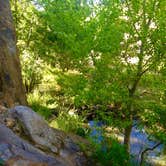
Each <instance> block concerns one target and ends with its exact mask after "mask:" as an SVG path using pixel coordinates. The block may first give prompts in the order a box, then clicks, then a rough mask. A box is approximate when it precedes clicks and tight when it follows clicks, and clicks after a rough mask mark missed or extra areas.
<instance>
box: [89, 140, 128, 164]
mask: <svg viewBox="0 0 166 166" xmlns="http://www.w3.org/2000/svg"><path fill="white" fill-rule="evenodd" d="M110 142H111V143H110V144H108V143H106V142H105V145H103V144H100V145H94V146H95V151H94V152H93V154H92V157H93V159H94V160H95V162H96V163H100V164H101V165H102V166H129V165H130V162H129V155H128V153H127V152H126V150H125V148H124V146H123V145H121V144H120V143H118V142H117V141H116V140H114V139H111V140H110Z"/></svg>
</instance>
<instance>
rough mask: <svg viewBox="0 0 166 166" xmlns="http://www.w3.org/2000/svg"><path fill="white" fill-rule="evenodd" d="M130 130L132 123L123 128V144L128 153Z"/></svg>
mask: <svg viewBox="0 0 166 166" xmlns="http://www.w3.org/2000/svg"><path fill="white" fill-rule="evenodd" d="M131 130H132V124H131V125H129V126H127V127H126V128H125V132H124V145H125V147H126V150H127V152H128V153H130V134H131Z"/></svg>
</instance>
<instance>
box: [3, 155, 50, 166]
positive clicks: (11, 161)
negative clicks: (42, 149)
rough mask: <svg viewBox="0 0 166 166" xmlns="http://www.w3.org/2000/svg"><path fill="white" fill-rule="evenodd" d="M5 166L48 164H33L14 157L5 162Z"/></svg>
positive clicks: (38, 164)
mask: <svg viewBox="0 0 166 166" xmlns="http://www.w3.org/2000/svg"><path fill="white" fill-rule="evenodd" d="M5 166H48V164H47V163H41V162H34V161H30V160H27V159H24V158H23V157H21V156H16V157H13V158H10V159H9V160H8V161H6V162H5Z"/></svg>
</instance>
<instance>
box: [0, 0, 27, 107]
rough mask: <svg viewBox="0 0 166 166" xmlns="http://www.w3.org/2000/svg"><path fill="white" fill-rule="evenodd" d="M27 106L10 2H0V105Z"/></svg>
mask: <svg viewBox="0 0 166 166" xmlns="http://www.w3.org/2000/svg"><path fill="white" fill-rule="evenodd" d="M15 103H19V104H22V105H26V96H25V91H24V87H23V84H22V77H21V68H20V61H19V56H18V50H17V48H16V35H15V29H14V25H13V20H12V15H11V10H10V3H9V0H6V1H4V0H0V104H2V105H5V106H8V107H11V106H13V105H14V104H15Z"/></svg>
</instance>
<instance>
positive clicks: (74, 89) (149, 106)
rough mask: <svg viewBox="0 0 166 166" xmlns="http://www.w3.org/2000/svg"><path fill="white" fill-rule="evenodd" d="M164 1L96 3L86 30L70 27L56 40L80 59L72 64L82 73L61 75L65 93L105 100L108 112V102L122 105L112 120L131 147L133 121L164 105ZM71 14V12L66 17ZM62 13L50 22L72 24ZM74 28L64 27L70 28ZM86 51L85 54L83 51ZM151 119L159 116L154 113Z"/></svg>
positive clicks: (82, 100) (90, 101)
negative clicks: (63, 36) (57, 18)
mask: <svg viewBox="0 0 166 166" xmlns="http://www.w3.org/2000/svg"><path fill="white" fill-rule="evenodd" d="M53 2H54V1H53ZM71 4H72V2H71ZM50 6H51V5H50ZM164 6H165V2H164V1H163V0H141V1H140V0H139V1H137V0H134V1H128V0H126V1H123V2H120V1H107V0H104V1H101V4H99V5H98V6H97V7H96V6H93V12H91V13H90V14H89V15H86V17H87V18H88V19H86V18H84V20H82V22H79V24H77V25H82V31H79V30H80V29H77V34H75V35H74V34H72V36H70V35H71V32H69V33H65V38H62V37H59V38H56V43H62V44H63V45H58V46H57V45H56V46H57V47H58V48H59V49H61V48H67V50H65V49H63V51H64V52H63V54H65V57H67V58H68V59H69V61H70V62H72V63H73V62H75V63H77V64H79V65H75V64H74V63H73V65H71V66H72V67H71V69H72V68H75V70H77V71H78V73H79V74H78V73H76V74H69V73H66V74H65V73H63V74H62V77H60V80H59V85H60V86H61V87H62V88H61V90H63V92H64V94H65V95H66V96H70V97H73V98H74V103H75V105H77V104H79V105H92V106H95V105H102V109H101V107H100V110H99V113H101V114H105V113H104V111H105V110H106V108H107V106H108V105H119V107H118V108H117V109H116V111H115V112H114V113H113V114H112V113H111V112H110V114H109V118H108V119H109V120H110V121H111V122H112V125H115V124H116V125H117V126H119V127H121V128H123V129H124V144H125V145H126V149H127V150H128V151H129V143H130V133H131V129H132V125H133V120H134V119H139V120H141V121H144V120H145V117H144V115H145V114H146V115H151V114H152V112H153V113H155V112H156V111H157V110H156V105H158V107H160V109H161V110H162V111H164V108H165V105H163V104H161V103H162V102H161V101H162V100H163V99H162V95H163V92H162V90H163V89H165V81H164V77H163V76H162V75H161V68H164V58H165V53H164V36H165V35H164V32H165V23H164V18H165V14H164V9H163V8H164ZM52 7H53V6H51V7H50V8H51V9H52ZM46 9H47V8H46ZM71 10H72V9H71ZM51 11H53V9H52V10H51ZM48 12H49V11H48ZM68 13H69V11H66V13H65V14H66V16H68V15H67V14H68ZM94 13H95V14H94ZM55 15H56V13H55ZM63 18H64V20H63V23H62V22H60V21H56V22H53V21H52V22H50V21H49V20H48V22H49V23H50V24H51V25H52V27H53V26H54V25H57V26H55V28H54V29H55V30H56V27H57V30H59V31H60V30H61V29H63V28H65V27H63V25H64V24H65V23H68V24H69V19H68V18H67V17H63ZM77 18H78V17H75V19H76V20H77ZM79 20H80V18H79ZM85 20H88V23H87V22H86V21H85ZM54 23H55V24H54ZM57 23H58V24H57ZM75 23H76V21H75ZM68 24H67V25H68ZM61 26H62V27H61ZM74 27H75V24H72V23H71V21H70V29H72V28H74ZM58 28H59V29H58ZM70 29H69V28H67V29H65V30H66V31H67V32H68V31H69V30H70ZM63 32H64V29H63ZM63 32H62V34H63ZM84 33H85V34H86V35H84V36H83V39H82V41H86V42H85V43H84V44H85V45H83V46H84V47H82V45H81V44H79V38H78V40H75V39H77V38H73V36H77V35H79V36H81V35H80V34H84ZM87 34H88V35H87ZM66 39H67V40H71V41H70V42H69V41H66ZM73 48H77V49H75V50H77V53H76V54H74V52H70V51H71V50H72V49H73ZM82 48H84V49H82ZM87 48H88V49H87ZM81 50H83V54H81V53H80V52H79V51H81ZM68 52H70V54H68ZM73 59H74V60H73ZM154 77H155V79H156V81H158V82H160V86H159V87H158V88H157V87H156V86H154V82H155V81H154V79H152V78H154ZM145 82H149V85H147V84H145ZM156 88H157V89H156ZM147 94H148V95H147ZM154 94H155V95H156V98H154V97H153V96H154ZM154 103H155V104H154ZM160 109H158V110H160ZM147 110H148V111H147ZM96 111H97V110H96ZM162 111H160V112H162ZM106 115H108V114H106ZM112 115H113V116H112ZM115 117H116V118H115ZM151 120H152V121H153V120H154V117H152V116H151Z"/></svg>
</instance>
